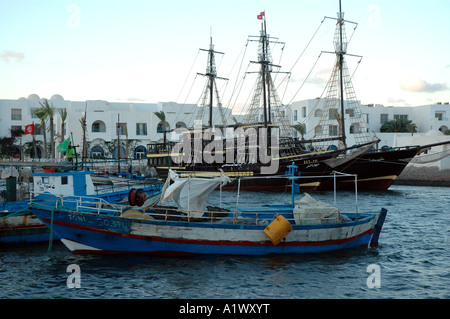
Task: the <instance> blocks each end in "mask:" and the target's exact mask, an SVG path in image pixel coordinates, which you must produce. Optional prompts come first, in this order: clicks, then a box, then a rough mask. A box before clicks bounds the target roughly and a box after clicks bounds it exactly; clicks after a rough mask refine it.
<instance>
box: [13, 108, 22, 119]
mask: <svg viewBox="0 0 450 319" xmlns="http://www.w3.org/2000/svg"><path fill="white" fill-rule="evenodd" d="M11 121H22V110H21V109H11Z"/></svg>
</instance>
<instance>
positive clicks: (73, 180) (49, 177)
mask: <svg viewBox="0 0 450 319" xmlns="http://www.w3.org/2000/svg"><path fill="white" fill-rule="evenodd" d="M92 173H93V172H90V171H69V172H44V173H33V186H34V192H35V193H36V194H41V193H46V192H47V193H51V194H53V195H64V196H86V195H92V194H95V188H94V183H93V182H92V179H91V176H90V174H92Z"/></svg>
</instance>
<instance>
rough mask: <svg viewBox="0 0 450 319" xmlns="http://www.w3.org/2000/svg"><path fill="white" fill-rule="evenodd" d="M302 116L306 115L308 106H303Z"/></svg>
mask: <svg viewBox="0 0 450 319" xmlns="http://www.w3.org/2000/svg"><path fill="white" fill-rule="evenodd" d="M302 116H303V117H304V118H305V117H306V106H304V107H302Z"/></svg>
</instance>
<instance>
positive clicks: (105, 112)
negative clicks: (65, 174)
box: [0, 94, 231, 158]
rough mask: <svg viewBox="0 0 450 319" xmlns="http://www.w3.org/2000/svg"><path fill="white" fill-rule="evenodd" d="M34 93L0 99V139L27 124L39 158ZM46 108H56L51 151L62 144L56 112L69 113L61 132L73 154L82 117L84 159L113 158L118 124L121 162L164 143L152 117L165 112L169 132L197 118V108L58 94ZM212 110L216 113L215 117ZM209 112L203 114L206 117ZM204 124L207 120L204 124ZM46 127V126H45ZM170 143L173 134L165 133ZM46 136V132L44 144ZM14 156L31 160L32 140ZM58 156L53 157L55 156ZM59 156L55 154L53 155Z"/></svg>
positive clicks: (39, 131) (26, 138)
mask: <svg viewBox="0 0 450 319" xmlns="http://www.w3.org/2000/svg"><path fill="white" fill-rule="evenodd" d="M44 100H45V99H43V98H40V97H39V96H38V95H36V94H31V95H30V96H28V98H20V99H18V100H0V112H1V114H2V116H1V118H0V137H9V136H11V130H15V129H24V128H25V126H26V125H28V124H32V123H34V124H35V132H36V141H37V142H38V143H37V144H38V154H39V155H42V154H43V144H42V143H40V142H42V141H43V132H42V129H39V128H38V124H39V123H40V120H39V118H38V117H37V116H36V114H35V111H36V110H38V109H39V108H40V107H41V105H40V102H41V103H42V102H44ZM48 101H49V103H50V104H51V105H53V106H54V107H55V108H56V112H55V116H54V128H53V130H54V132H55V141H54V143H55V149H57V147H58V145H59V143H60V141H61V117H60V115H59V112H58V109H66V110H67V114H68V115H67V119H66V121H65V129H64V131H65V132H63V133H64V134H63V140H64V139H66V138H67V137H71V138H72V137H73V143H74V145H79V146H80V147H79V148H78V149H77V152H78V153H79V154H80V153H81V145H82V138H83V131H82V126H81V123H80V120H81V118H82V117H83V116H84V115H86V128H87V129H86V139H87V142H88V149H87V156H88V157H89V158H117V156H118V151H117V138H118V134H117V128H116V127H117V123H119V134H120V135H119V137H120V140H121V151H120V154H121V157H125V153H126V149H127V147H128V157H129V158H130V157H131V158H143V157H144V156H145V155H146V152H147V144H148V143H151V142H154V141H159V140H161V139H162V138H163V133H162V126H161V124H160V120H159V119H158V117H157V116H156V115H155V114H154V112H158V111H164V113H165V115H166V121H167V122H168V123H169V128H167V129H173V128H176V127H190V126H192V125H193V123H194V120H196V119H197V114H198V112H199V107H197V106H196V105H193V104H190V105H187V104H186V105H182V104H177V103H174V102H160V103H134V102H133V103H130V102H123V103H118V102H114V103H112V102H107V101H68V100H64V99H63V97H62V96H61V95H58V94H55V95H53V96H52V97H51V98H50V99H48ZM215 109H216V108H214V110H213V114H214V112H216V110H215ZM224 112H225V114H226V118H230V116H229V115H230V114H231V111H230V110H228V109H226V108H225V109H224ZM207 114H208V111H205V115H207ZM219 119H220V117H218V116H214V118H213V120H214V123H219ZM203 122H204V123H206V122H207V120H205V119H204V120H203ZM47 125H48V123H47ZM167 138H168V139H170V138H171V134H167ZM49 139H50V134H49V133H48V132H47V140H49ZM19 143H20V145H19V146H18V149H17V152H19V150H20V149H22V156H23V155H25V156H32V154H33V153H34V151H33V148H32V135H22V137H21V138H20V142H19ZM56 153H57V152H56ZM56 157H58V155H57V156H56Z"/></svg>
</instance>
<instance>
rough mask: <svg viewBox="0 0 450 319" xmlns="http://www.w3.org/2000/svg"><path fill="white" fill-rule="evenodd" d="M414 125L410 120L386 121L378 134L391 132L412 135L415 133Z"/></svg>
mask: <svg viewBox="0 0 450 319" xmlns="http://www.w3.org/2000/svg"><path fill="white" fill-rule="evenodd" d="M416 127H417V126H416V124H414V123H412V121H411V120H405V119H396V120H392V121H388V122H386V123H384V124H383V125H382V126H381V128H380V132H386V133H393V132H396V133H397V132H399V133H401V132H403V133H404V132H410V133H414V132H415V131H416Z"/></svg>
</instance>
